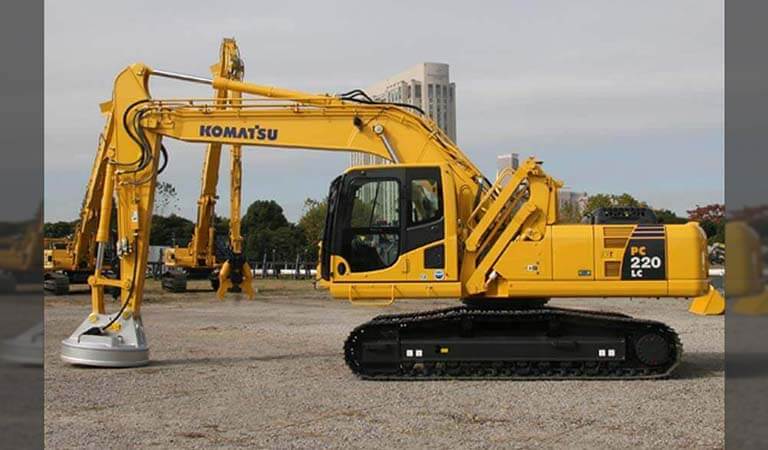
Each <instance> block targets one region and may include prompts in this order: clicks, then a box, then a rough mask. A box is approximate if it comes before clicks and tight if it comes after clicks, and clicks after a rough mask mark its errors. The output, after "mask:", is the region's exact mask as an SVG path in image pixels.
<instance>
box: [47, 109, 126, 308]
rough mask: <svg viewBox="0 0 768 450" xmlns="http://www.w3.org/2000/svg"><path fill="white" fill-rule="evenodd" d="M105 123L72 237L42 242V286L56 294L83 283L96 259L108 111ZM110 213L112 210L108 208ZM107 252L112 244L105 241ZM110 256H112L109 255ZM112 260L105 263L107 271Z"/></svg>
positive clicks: (109, 123) (110, 127)
mask: <svg viewBox="0 0 768 450" xmlns="http://www.w3.org/2000/svg"><path fill="white" fill-rule="evenodd" d="M104 115H105V117H106V126H105V127H104V130H103V132H102V134H101V135H99V145H98V148H97V150H96V158H95V160H94V162H93V167H92V169H91V177H90V179H89V180H88V186H87V188H86V191H85V197H84V198H83V204H82V207H81V208H80V217H79V220H78V222H77V225H76V226H75V231H74V233H73V235H72V236H71V237H67V238H45V239H44V243H43V286H44V288H45V290H46V291H49V292H52V293H54V294H56V295H62V294H66V293H68V292H69V285H70V284H84V283H87V282H88V277H89V276H90V275H91V274H92V273H93V269H94V264H95V261H96V230H97V228H98V225H99V213H100V206H101V205H100V203H101V198H102V196H103V189H104V176H105V174H106V171H107V161H108V159H109V157H108V155H107V150H108V149H107V143H108V142H110V140H111V137H110V133H112V130H113V129H114V123H113V121H112V119H113V117H112V114H111V112H109V111H105V112H104ZM109 213H110V214H111V211H110V212H109ZM104 247H105V249H104V251H105V252H107V251H108V250H109V249H110V248H111V245H105V246H104ZM107 259H110V258H108V257H107ZM109 268H110V265H109V264H106V265H105V266H103V267H102V270H104V271H106V270H108V269H109Z"/></svg>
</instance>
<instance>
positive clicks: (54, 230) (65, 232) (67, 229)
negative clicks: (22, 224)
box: [43, 221, 77, 238]
mask: <svg viewBox="0 0 768 450" xmlns="http://www.w3.org/2000/svg"><path fill="white" fill-rule="evenodd" d="M76 223H77V221H73V222H64V221H59V222H46V223H45V224H43V235H44V236H45V237H49V238H63V237H67V236H69V235H71V234H72V233H73V232H74V231H75V224H76Z"/></svg>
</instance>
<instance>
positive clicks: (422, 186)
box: [409, 177, 443, 225]
mask: <svg viewBox="0 0 768 450" xmlns="http://www.w3.org/2000/svg"><path fill="white" fill-rule="evenodd" d="M439 187H440V184H439V182H438V180H437V178H432V177H429V178H427V177H423V178H414V179H412V180H411V186H410V190H411V192H410V197H411V205H410V210H411V211H410V216H409V225H420V224H422V223H428V222H434V221H435V220H437V219H439V218H441V217H442V215H443V214H442V211H441V209H440V188H439Z"/></svg>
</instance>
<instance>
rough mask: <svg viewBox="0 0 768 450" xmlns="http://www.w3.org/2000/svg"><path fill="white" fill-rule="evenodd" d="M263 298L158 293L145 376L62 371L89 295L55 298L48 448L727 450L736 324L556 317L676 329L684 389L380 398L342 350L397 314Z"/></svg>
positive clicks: (676, 313)
mask: <svg viewBox="0 0 768 450" xmlns="http://www.w3.org/2000/svg"><path fill="white" fill-rule="evenodd" d="M255 284H256V286H257V287H258V288H259V293H258V294H257V299H256V300H255V301H248V300H237V299H234V297H230V298H229V299H227V300H225V301H218V300H216V299H215V297H214V295H213V293H211V292H210V291H207V290H206V287H207V286H206V283H203V282H201V283H200V284H199V285H193V284H192V283H190V286H191V287H199V288H200V289H199V290H197V291H196V292H192V293H186V294H163V293H162V292H160V290H159V287H158V285H157V283H156V282H150V284H149V287H148V290H147V295H146V297H147V300H146V301H145V304H144V307H143V308H144V309H143V316H144V325H145V328H146V332H147V335H148V338H149V340H150V347H151V352H152V353H151V357H152V363H151V364H150V365H149V366H147V367H143V368H136V369H89V368H75V367H71V366H68V365H65V364H64V363H62V362H61V361H60V359H59V343H60V341H61V340H62V339H63V338H65V337H67V336H68V335H69V333H71V332H72V331H73V330H74V329H75V327H76V326H77V325H78V324H79V323H80V321H82V320H83V319H84V318H85V317H86V315H87V313H88V308H89V306H88V294H87V292H85V291H82V292H80V293H73V294H72V295H70V296H66V297H48V298H46V366H45V388H46V390H45V441H46V447H47V448H51V449H58V448H72V447H82V448H116V449H123V448H152V447H155V448H211V447H224V448H313V449H315V448H340V447H345V448H349V447H354V448H532V447H536V448H585V449H586V448H590V449H593V448H629V447H639V448H697V449H702V448H721V447H722V446H723V428H724V425H723V410H724V404H723V391H724V383H723V381H724V380H723V346H724V345H723V334H724V320H723V317H722V316H721V317H698V316H694V315H691V314H688V313H687V311H686V309H687V301H685V300H637V299H635V300H629V299H601V300H589V301H582V300H560V301H557V302H552V303H553V304H557V305H561V306H562V305H566V306H571V307H588V308H590V309H600V310H614V311H621V312H624V313H627V314H631V315H633V316H637V317H644V318H650V319H657V320H663V321H665V322H666V323H668V324H670V325H672V326H673V327H674V328H675V329H676V330H677V331H678V332H679V333H680V336H681V339H682V341H683V345H684V347H685V354H684V356H683V360H684V361H683V364H682V365H681V366H680V367H679V368H678V370H677V372H676V374H675V376H674V377H673V378H672V379H668V380H661V381H610V382H603V381H524V382H508V381H495V382H494V381H488V382H485V381H484V382H474V381H473V382H466V381H461V382H460V381H455V382H370V381H361V380H358V379H357V378H355V377H354V376H353V375H352V373H351V372H350V371H349V370H348V369H347V368H346V366H345V364H344V361H343V356H342V351H341V348H342V343H343V341H344V339H345V338H346V335H347V333H348V332H349V331H350V330H351V329H352V328H353V327H354V326H356V325H358V324H360V323H362V322H364V321H366V320H368V319H369V318H371V317H373V316H375V315H378V314H381V313H382V312H383V310H381V309H377V308H367V307H354V306H351V305H349V304H348V303H346V302H339V301H333V300H329V299H328V297H327V294H326V293H325V292H324V291H314V290H312V288H311V286H310V284H309V283H308V282H300V281H266V282H265V281H257V282H256V283H255ZM455 304H456V303H455V302H432V301H429V302H417V301H410V302H405V301H404V302H400V303H396V304H395V305H394V306H393V307H391V308H389V309H388V310H387V311H389V312H393V313H394V312H402V311H410V310H417V309H432V308H436V307H443V306H451V305H455ZM110 306H111V307H112V308H114V305H110Z"/></svg>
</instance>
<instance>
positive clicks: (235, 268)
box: [161, 39, 253, 297]
mask: <svg viewBox="0 0 768 450" xmlns="http://www.w3.org/2000/svg"><path fill="white" fill-rule="evenodd" d="M244 71H245V65H244V64H243V60H242V59H241V58H240V52H239V49H238V48H237V44H236V42H235V40H234V39H224V41H223V42H222V44H221V51H220V59H219V62H218V63H217V64H215V65H213V66H212V67H211V72H212V74H213V75H214V76H217V77H222V78H227V79H231V80H238V81H240V80H242V79H243V74H244ZM215 98H216V100H217V105H216V106H215V107H216V108H217V109H223V108H226V106H227V104H228V102H231V103H233V104H236V103H237V102H238V101H239V100H238V99H239V98H240V93H239V92H232V93H231V95H230V93H229V92H228V91H227V90H226V89H216V90H215ZM240 147H241V146H240V145H239V144H235V145H232V151H231V165H230V188H231V192H230V219H229V229H230V233H229V246H228V248H227V249H226V252H227V253H228V254H227V255H226V258H225V259H224V260H220V259H221V258H217V251H216V250H217V248H216V244H217V239H216V234H215V227H214V219H215V206H216V199H217V195H216V186H217V184H218V180H219V165H220V161H221V148H222V144H220V143H217V142H212V143H209V144H208V146H207V149H206V153H205V161H204V163H203V173H202V177H201V191H200V199H199V200H198V203H197V219H196V221H195V229H194V232H193V234H192V238H191V240H190V241H189V244H188V245H187V246H186V247H178V246H176V247H172V248H169V249H166V250H165V251H164V252H163V264H164V265H165V266H166V268H168V269H169V270H168V271H167V272H166V273H164V274H163V277H162V282H161V283H162V287H163V289H165V290H168V291H171V292H184V291H186V289H187V279H188V277H190V276H191V277H194V278H206V277H207V278H208V279H209V280H210V282H211V287H212V288H213V289H214V290H215V291H217V294H218V295H219V297H222V296H223V295H224V293H225V292H227V291H228V290H231V291H234V292H240V291H241V289H243V288H241V286H243V287H244V289H245V290H246V294H248V296H249V297H253V289H252V287H251V280H252V278H253V276H252V273H251V270H250V267H249V266H248V263H247V261H246V260H245V256H244V254H243V238H242V236H241V235H240V199H241V183H242V163H241V159H242V149H241V148H240ZM222 266H223V267H222ZM222 272H223V273H222Z"/></svg>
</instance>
